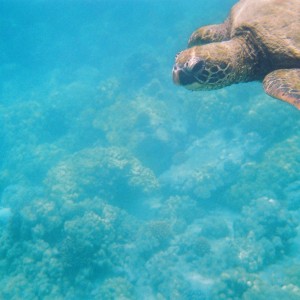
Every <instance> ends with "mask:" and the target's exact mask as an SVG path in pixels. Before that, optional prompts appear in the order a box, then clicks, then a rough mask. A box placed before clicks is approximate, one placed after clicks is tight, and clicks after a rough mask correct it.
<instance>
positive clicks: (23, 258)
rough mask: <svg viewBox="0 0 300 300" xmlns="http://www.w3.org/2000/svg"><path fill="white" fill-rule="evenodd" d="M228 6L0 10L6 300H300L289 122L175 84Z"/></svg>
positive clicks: (217, 0)
mask: <svg viewBox="0 0 300 300" xmlns="http://www.w3.org/2000/svg"><path fill="white" fill-rule="evenodd" d="M235 2H236V1H233V0H210V1H208V0H197V1H196V0H190V1H181V0H178V1H175V0H174V1H171V0H169V1H152V0H151V1H150V0H149V1H146V0H145V1H142V0H140V1H137V0H136V1H133V0H132V1H130V0H128V1H126V0H124V1H114V0H112V1H108V0H107V1H97V0H93V1H92V0H90V1H89V0H78V1H71V0H70V1H58V0H57V1H50V0H44V1H43V0H28V1H8V0H7V1H0V37H1V44H0V47H1V51H0V60H1V64H0V77H1V81H0V116H1V117H0V123H1V126H0V137H1V144H0V153H1V155H0V274H1V276H0V299H4V300H16V299H20V300H42V299H46V300H52V299H53V300H59V299H67V300H77V299H87V300H99V299H100V300H114V299H117V300H119V299H120V300H131V299H136V300H164V299H166V300H177V299H178V300H210V299H212V300H219V299H221V300H222V299H227V300H229V299H230V300H233V299H234V300H237V299H245V300H252V299H253V300H257V299H258V300H267V299H268V300H269V299H275V300H276V299H281V300H282V299H292V300H294V299H300V260H299V245H300V240H299V215H300V178H299V174H300V173H299V172H300V158H299V157H300V150H299V149H300V132H299V125H300V123H299V112H298V111H297V110H296V109H294V108H293V107H292V106H289V105H287V104H285V103H283V102H281V101H278V100H275V99H272V98H270V97H268V96H267V95H265V94H264V92H263V89H262V86H261V83H259V82H256V83H248V84H239V85H234V86H231V87H228V88H224V89H221V90H217V91H210V92H190V91H187V90H185V89H183V88H181V87H177V86H175V85H173V83H172V78H171V77H172V76H171V70H172V65H173V62H174V57H175V55H176V53H177V52H178V51H180V50H182V49H184V48H185V47H186V43H187V40H188V37H189V35H190V34H191V33H192V32H193V30H195V29H196V28H197V27H199V26H201V25H206V24H210V23H218V22H221V21H223V20H224V19H225V18H226V15H227V12H228V11H229V9H230V7H231V6H232V5H233V4H234V3H235Z"/></svg>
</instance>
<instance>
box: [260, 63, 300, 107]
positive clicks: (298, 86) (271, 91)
mask: <svg viewBox="0 0 300 300" xmlns="http://www.w3.org/2000/svg"><path fill="white" fill-rule="evenodd" d="M263 85H264V89H265V92H266V93H267V94H268V95H270V96H272V97H274V98H277V99H280V100H282V101H286V102H288V103H290V104H292V105H294V106H296V107H297V108H298V109H300V69H282V70H276V71H273V72H271V73H270V74H268V75H267V76H266V77H265V79H264V81H263Z"/></svg>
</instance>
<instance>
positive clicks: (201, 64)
mask: <svg viewBox="0 0 300 300" xmlns="http://www.w3.org/2000/svg"><path fill="white" fill-rule="evenodd" d="M204 65H205V63H204V61H202V60H201V61H199V62H197V63H196V64H195V65H194V66H193V68H192V72H195V73H198V72H200V71H202V70H203V69H204Z"/></svg>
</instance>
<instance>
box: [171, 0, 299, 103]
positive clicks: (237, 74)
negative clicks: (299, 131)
mask: <svg viewBox="0 0 300 300" xmlns="http://www.w3.org/2000/svg"><path fill="white" fill-rule="evenodd" d="M188 47H189V48H188V49H186V50H184V51H182V52H180V53H179V54H178V55H177V56H176V62H175V65H174V67H173V80H174V82H175V83H176V84H179V85H183V86H184V87H186V88H187V89H190V90H211V89H218V88H222V87H224V86H227V85H230V84H233V83H239V82H247V81H254V80H260V81H263V85H264V89H265V91H266V93H267V94H269V95H270V96H272V97H274V98H278V99H280V100H283V101H286V102H289V103H290V104H292V105H294V106H296V107H297V108H298V109H300V0H241V1H239V2H238V3H237V4H236V5H234V6H233V8H232V9H231V12H230V15H229V17H228V19H227V20H226V21H225V22H224V23H222V24H218V25H209V26H204V27H200V28H199V29H197V30H196V31H195V32H194V33H193V34H192V35H191V37H190V39H189V42H188Z"/></svg>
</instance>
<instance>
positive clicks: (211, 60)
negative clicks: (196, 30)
mask: <svg viewBox="0 0 300 300" xmlns="http://www.w3.org/2000/svg"><path fill="white" fill-rule="evenodd" d="M220 44H223V43H213V44H208V45H202V46H195V47H192V48H189V49H186V50H184V51H182V52H180V53H179V54H178V55H177V56H176V60H175V64H174V67H173V81H174V83H175V84H178V85H182V86H184V87H185V88H187V89H190V90H213V89H218V88H222V87H224V86H227V85H230V84H232V83H234V82H236V78H235V76H234V72H233V67H234V61H233V59H232V56H231V55H230V53H229V54H228V52H227V51H226V47H225V48H224V47H223V45H220Z"/></svg>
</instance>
